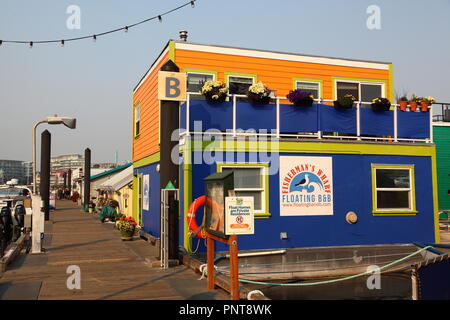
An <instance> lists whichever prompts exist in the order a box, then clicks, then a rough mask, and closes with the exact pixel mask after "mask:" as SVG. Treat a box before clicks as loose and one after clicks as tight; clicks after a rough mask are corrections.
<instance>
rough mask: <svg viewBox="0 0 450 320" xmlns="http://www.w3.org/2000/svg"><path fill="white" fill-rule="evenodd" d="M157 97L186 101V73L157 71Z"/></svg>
mask: <svg viewBox="0 0 450 320" xmlns="http://www.w3.org/2000/svg"><path fill="white" fill-rule="evenodd" d="M158 99H159V100H174V101H186V73H181V72H167V71H159V73H158Z"/></svg>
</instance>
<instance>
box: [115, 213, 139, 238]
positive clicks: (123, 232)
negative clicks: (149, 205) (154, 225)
mask: <svg viewBox="0 0 450 320" xmlns="http://www.w3.org/2000/svg"><path fill="white" fill-rule="evenodd" d="M136 225H137V223H136V221H135V220H134V219H133V217H121V218H120V219H119V221H118V222H117V223H116V226H117V229H119V232H120V236H121V237H122V240H124V241H126V240H131V239H133V235H134V231H135V229H136Z"/></svg>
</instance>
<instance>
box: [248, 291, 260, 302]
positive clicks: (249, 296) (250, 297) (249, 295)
mask: <svg viewBox="0 0 450 320" xmlns="http://www.w3.org/2000/svg"><path fill="white" fill-rule="evenodd" d="M254 294H260V295H262V296H264V293H262V292H261V291H259V290H252V291H250V292H249V293H248V294H247V300H252V295H254Z"/></svg>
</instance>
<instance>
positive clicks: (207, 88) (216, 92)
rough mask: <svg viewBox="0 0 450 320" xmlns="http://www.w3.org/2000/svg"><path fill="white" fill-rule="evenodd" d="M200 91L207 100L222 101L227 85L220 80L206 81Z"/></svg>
mask: <svg viewBox="0 0 450 320" xmlns="http://www.w3.org/2000/svg"><path fill="white" fill-rule="evenodd" d="M200 92H201V94H202V95H204V96H205V99H206V101H208V102H224V101H225V99H226V98H227V93H228V87H227V85H226V83H225V82H222V81H206V82H205V83H204V84H203V86H202V89H201V90H200Z"/></svg>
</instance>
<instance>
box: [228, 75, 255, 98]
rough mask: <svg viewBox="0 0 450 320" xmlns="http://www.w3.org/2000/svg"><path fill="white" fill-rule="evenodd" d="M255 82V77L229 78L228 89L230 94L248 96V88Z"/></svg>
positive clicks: (231, 76)
mask: <svg viewBox="0 0 450 320" xmlns="http://www.w3.org/2000/svg"><path fill="white" fill-rule="evenodd" d="M254 82H255V77H250V76H249V77H248V76H233V75H229V76H228V88H229V93H230V94H247V91H248V88H249V87H250V86H251V85H252V84H253V83H254Z"/></svg>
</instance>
